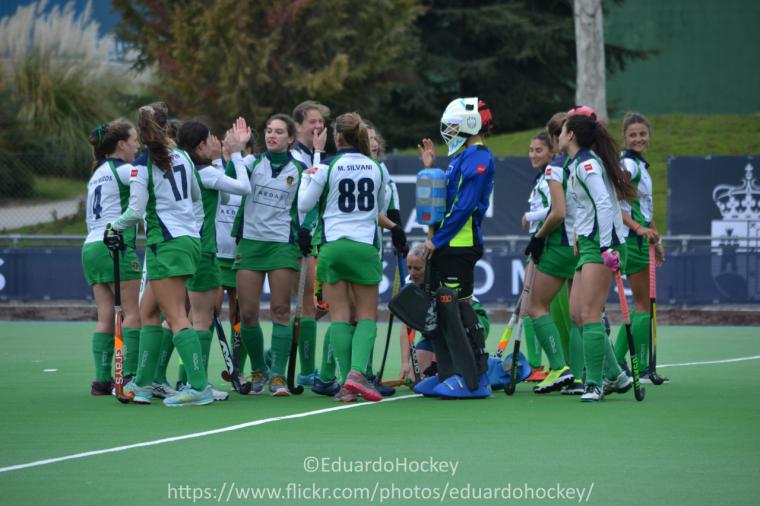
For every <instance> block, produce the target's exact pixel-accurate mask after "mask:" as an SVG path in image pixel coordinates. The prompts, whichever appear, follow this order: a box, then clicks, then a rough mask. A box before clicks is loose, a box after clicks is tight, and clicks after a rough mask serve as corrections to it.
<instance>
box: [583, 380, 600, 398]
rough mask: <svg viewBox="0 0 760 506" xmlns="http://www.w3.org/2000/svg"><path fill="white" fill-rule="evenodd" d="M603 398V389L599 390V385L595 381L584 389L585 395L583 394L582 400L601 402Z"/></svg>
mask: <svg viewBox="0 0 760 506" xmlns="http://www.w3.org/2000/svg"><path fill="white" fill-rule="evenodd" d="M601 400H602V391H601V390H599V387H598V386H596V385H594V384H593V383H589V384H587V385H586V389H585V390H584V391H583V395H581V402H599V401H601Z"/></svg>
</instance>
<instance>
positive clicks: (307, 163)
mask: <svg viewBox="0 0 760 506" xmlns="http://www.w3.org/2000/svg"><path fill="white" fill-rule="evenodd" d="M290 156H292V157H293V158H295V159H296V160H298V161H299V162H301V163H302V164H303V166H304V167H306V168H307V169H308V168H309V167H313V166H314V152H313V151H312V150H310V149H309V148H307V147H306V146H305V145H304V144H303V143H302V142H300V141H296V143H295V144H294V145H293V149H291V150H290Z"/></svg>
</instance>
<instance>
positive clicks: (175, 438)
mask: <svg viewBox="0 0 760 506" xmlns="http://www.w3.org/2000/svg"><path fill="white" fill-rule="evenodd" d="M415 397H420V396H419V395H417V394H413V395H402V396H400V397H390V398H388V399H383V401H382V402H358V403H355V404H345V405H342V406H335V407H332V408H325V409H317V410H315V411H306V412H303V413H294V414H292V415H284V416H275V417H272V418H263V419H261V420H251V421H250V422H245V423H240V424H237V425H230V426H229V427H221V428H219V429H212V430H206V431H203V432H194V433H192V434H185V435H183V436H173V437H167V438H163V439H155V440H153V441H145V442H142V443H134V444H130V445H124V446H116V447H114V448H105V449H103V450H93V451H89V452H82V453H75V454H73V455H64V456H63V457H55V458H51V459H44V460H36V461H34V462H28V463H26V464H17V465H14V466H8V467H0V473H7V472H9V471H18V470H19V469H26V468H29V467H38V466H44V465H47V464H55V463H56V462H63V461H64V460H76V459H82V458H85V457H92V456H95V455H104V454H107V453H118V452H123V451H126V450H132V449H133V448H145V447H148V446H156V445H160V444H165V443H174V442H175V441H182V440H185V439H196V438H199V437H205V436H213V435H214V434H222V433H224V432H232V431H236V430H240V429H246V428H248V427H255V426H257V425H264V424H267V423H272V422H280V421H283V420H294V419H296V418H305V417H307V416H314V415H322V414H324V413H332V412H335V411H342V410H345V409H355V408H361V407H364V406H375V405H377V404H382V403H384V402H394V401H402V400H404V399H412V398H415ZM196 409H198V408H196ZM201 409H202V408H201ZM212 409H213V408H212Z"/></svg>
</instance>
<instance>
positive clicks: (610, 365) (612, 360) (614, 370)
mask: <svg viewBox="0 0 760 506" xmlns="http://www.w3.org/2000/svg"><path fill="white" fill-rule="evenodd" d="M601 324H602V328H604V322H601ZM604 364H605V368H604V375H605V377H606V378H607V379H608V380H614V379H616V378H617V377H618V376H619V375H620V373H621V372H623V369H621V368H620V364H618V361H617V358H616V357H615V350H614V349H613V348H612V341H610V336H608V335H607V333H606V332H605V333H604Z"/></svg>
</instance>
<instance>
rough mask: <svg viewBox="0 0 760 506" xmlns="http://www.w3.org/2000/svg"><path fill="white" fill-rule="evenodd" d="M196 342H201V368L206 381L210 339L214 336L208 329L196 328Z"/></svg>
mask: <svg viewBox="0 0 760 506" xmlns="http://www.w3.org/2000/svg"><path fill="white" fill-rule="evenodd" d="M195 333H196V334H197V335H198V342H199V343H201V358H202V359H203V370H204V371H206V381H208V356H209V353H211V341H212V340H213V339H214V336H213V335H212V334H211V331H210V330H196V331H195Z"/></svg>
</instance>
